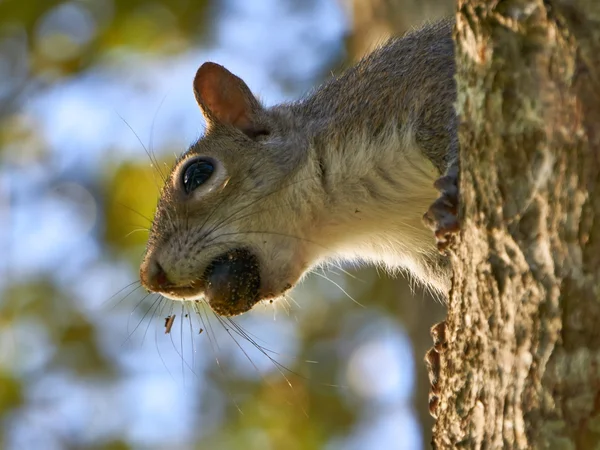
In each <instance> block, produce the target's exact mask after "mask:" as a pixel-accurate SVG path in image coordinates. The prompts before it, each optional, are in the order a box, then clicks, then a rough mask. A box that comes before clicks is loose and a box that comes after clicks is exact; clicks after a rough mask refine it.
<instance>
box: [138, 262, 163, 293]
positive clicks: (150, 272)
mask: <svg viewBox="0 0 600 450" xmlns="http://www.w3.org/2000/svg"><path fill="white" fill-rule="evenodd" d="M140 280H141V281H142V285H143V286H144V287H145V288H146V289H148V290H150V291H156V290H159V289H161V288H164V287H165V286H167V285H169V277H168V276H167V273H166V272H165V270H164V269H163V267H162V266H161V265H160V263H159V262H158V261H155V260H153V259H151V258H147V259H146V261H144V263H143V264H142V266H141V267H140Z"/></svg>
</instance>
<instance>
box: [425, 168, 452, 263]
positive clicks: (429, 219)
mask: <svg viewBox="0 0 600 450" xmlns="http://www.w3.org/2000/svg"><path fill="white" fill-rule="evenodd" d="M434 187H435V188H436V189H438V190H439V191H440V197H439V198H438V199H437V200H436V201H435V202H433V204H432V205H431V206H430V207H429V210H428V211H427V212H426V213H425V215H424V216H423V221H424V222H425V224H426V225H427V226H428V227H429V228H431V229H432V230H433V231H434V234H435V237H436V243H437V248H438V250H439V251H440V253H445V252H446V250H447V248H448V246H449V245H450V243H451V242H452V237H453V235H454V234H456V233H458V232H459V231H460V224H459V222H458V170H457V169H454V168H452V169H450V170H449V171H448V173H447V174H446V175H444V176H442V177H440V178H438V179H437V180H436V182H435V183H434Z"/></svg>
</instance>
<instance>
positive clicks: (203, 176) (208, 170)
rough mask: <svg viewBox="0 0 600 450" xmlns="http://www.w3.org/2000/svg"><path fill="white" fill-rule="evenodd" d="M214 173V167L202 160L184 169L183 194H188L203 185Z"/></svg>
mask: <svg viewBox="0 0 600 450" xmlns="http://www.w3.org/2000/svg"><path fill="white" fill-rule="evenodd" d="M214 171H215V166H214V165H213V163H212V162H210V161H206V160H204V159H201V160H198V161H194V162H193V163H191V164H190V165H188V166H187V167H186V168H185V171H184V172H183V187H184V189H185V192H186V193H187V194H189V193H190V192H192V191H194V190H195V189H196V188H197V187H198V186H200V185H202V184H204V183H205V182H206V180H208V179H209V178H210V176H211V175H212V173H213V172H214Z"/></svg>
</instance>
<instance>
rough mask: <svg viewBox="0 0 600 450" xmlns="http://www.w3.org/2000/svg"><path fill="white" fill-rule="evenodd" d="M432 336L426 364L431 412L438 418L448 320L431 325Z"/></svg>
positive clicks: (426, 355)
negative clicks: (441, 372)
mask: <svg viewBox="0 0 600 450" xmlns="http://www.w3.org/2000/svg"><path fill="white" fill-rule="evenodd" d="M431 337H432V338H433V347H432V348H430V349H429V351H428V352H427V353H426V354H425V364H426V365H427V372H428V374H429V382H430V384H431V387H430V388H429V414H431V416H432V417H434V418H436V419H437V416H438V411H437V409H438V406H439V401H440V400H439V392H440V386H439V381H440V369H441V354H442V353H443V352H444V350H445V349H446V347H447V341H446V322H440V323H438V324H435V325H434V326H433V327H431Z"/></svg>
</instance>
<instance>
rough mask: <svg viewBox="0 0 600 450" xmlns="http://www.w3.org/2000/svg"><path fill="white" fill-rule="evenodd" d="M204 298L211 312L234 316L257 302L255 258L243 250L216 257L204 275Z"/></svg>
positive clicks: (258, 278) (256, 263)
mask: <svg viewBox="0 0 600 450" xmlns="http://www.w3.org/2000/svg"><path fill="white" fill-rule="evenodd" d="M202 278H203V280H204V289H203V291H204V292H203V293H204V297H205V298H206V300H207V301H208V304H209V305H210V307H211V308H212V310H213V311H214V312H216V313H217V314H219V315H222V316H236V315H238V314H242V313H244V312H246V311H248V310H250V309H251V308H252V307H253V306H254V305H255V304H256V303H257V302H258V301H259V300H260V270H259V263H258V258H257V257H256V255H254V254H253V253H252V252H251V251H249V250H247V249H245V248H236V249H233V250H230V251H228V252H225V253H223V254H222V255H220V256H217V257H216V258H215V259H214V260H213V261H212V262H211V263H210V264H209V266H208V267H207V268H206V270H205V271H204V276H203V277H202Z"/></svg>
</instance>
